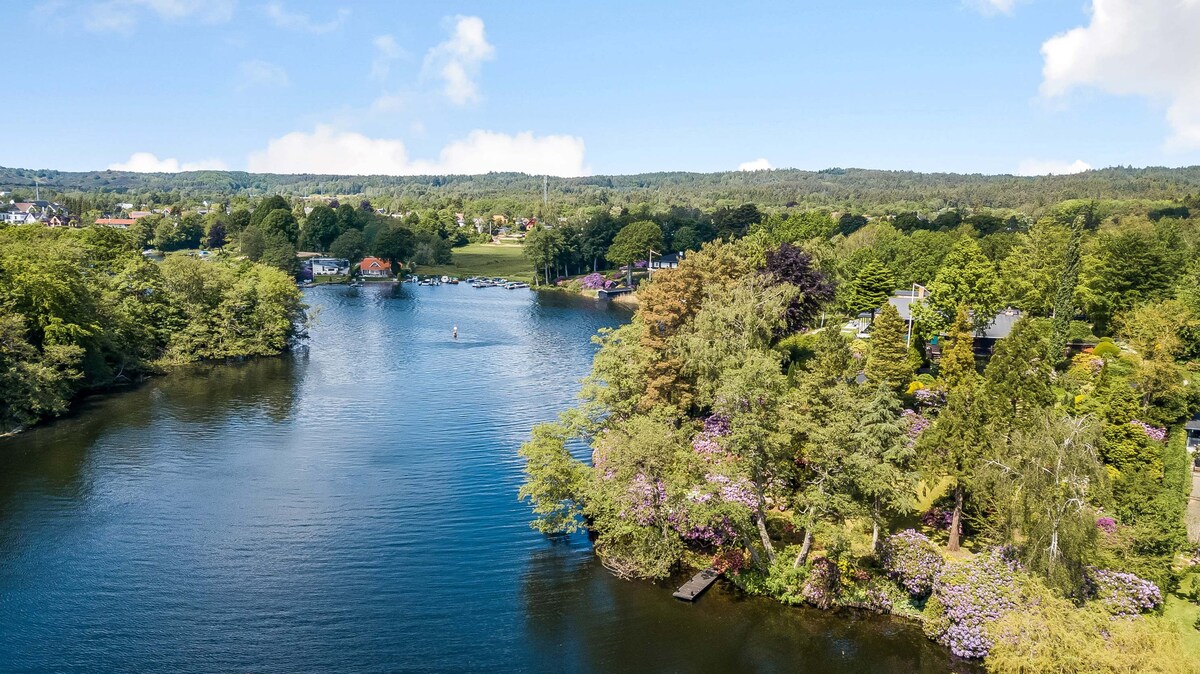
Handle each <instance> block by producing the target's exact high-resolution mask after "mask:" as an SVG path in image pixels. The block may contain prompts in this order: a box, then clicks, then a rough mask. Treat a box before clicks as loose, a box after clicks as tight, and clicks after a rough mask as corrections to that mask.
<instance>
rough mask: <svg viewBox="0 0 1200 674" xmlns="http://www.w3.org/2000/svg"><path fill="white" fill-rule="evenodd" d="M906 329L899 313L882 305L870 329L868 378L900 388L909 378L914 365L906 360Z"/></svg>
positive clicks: (892, 387)
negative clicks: (877, 317) (881, 309)
mask: <svg viewBox="0 0 1200 674" xmlns="http://www.w3.org/2000/svg"><path fill="white" fill-rule="evenodd" d="M905 333H906V328H905V324H904V320H903V319H901V318H900V312H899V311H897V310H896V307H894V306H892V305H891V304H885V305H884V307H883V311H881V312H880V313H879V319H878V320H876V321H875V326H874V328H873V329H872V330H871V350H870V352H869V353H868V354H867V368H866V375H867V381H869V382H871V383H872V384H874V385H877V386H887V387H888V388H890V389H891V390H893V391H902V390H904V387H905V386H907V385H908V382H910V381H912V375H913V366H912V363H911V362H910V361H909V360H908V345H907V344H906V343H905V339H906V334H905Z"/></svg>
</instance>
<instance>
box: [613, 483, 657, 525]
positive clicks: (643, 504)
mask: <svg viewBox="0 0 1200 674" xmlns="http://www.w3.org/2000/svg"><path fill="white" fill-rule="evenodd" d="M629 496H630V505H629V509H628V511H626V512H625V513H623V515H625V516H626V517H629V518H631V519H633V521H635V522H637V523H638V524H640V525H642V526H645V525H647V524H650V523H651V522H653V521H654V518H655V516H656V515H657V514H658V508H659V505H660V504H663V503H665V502H666V500H667V485H666V484H665V483H664V482H663V481H662V480H660V479H654V480H650V478H648V477H646V476H645V475H644V474H642V473H638V474H637V475H636V476H635V477H634V478H633V481H632V482H630V483H629Z"/></svg>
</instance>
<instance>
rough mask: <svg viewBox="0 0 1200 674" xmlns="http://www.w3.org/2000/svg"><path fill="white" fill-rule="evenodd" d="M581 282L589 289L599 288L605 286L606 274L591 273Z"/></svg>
mask: <svg viewBox="0 0 1200 674" xmlns="http://www.w3.org/2000/svg"><path fill="white" fill-rule="evenodd" d="M579 282H580V284H582V285H583V287H584V288H587V289H588V290H599V289H601V288H603V287H605V285H604V283H605V281H604V275H603V274H599V273H595V272H593V273H591V274H588V275H587V276H584V277H583V278H582V279H580V280H579Z"/></svg>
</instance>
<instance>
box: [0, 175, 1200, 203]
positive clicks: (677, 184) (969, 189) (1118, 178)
mask: <svg viewBox="0 0 1200 674" xmlns="http://www.w3.org/2000/svg"><path fill="white" fill-rule="evenodd" d="M35 184H39V185H41V186H42V187H43V188H45V189H49V190H53V191H55V192H57V193H60V194H65V195H70V194H73V193H94V194H111V195H125V196H133V197H136V198H150V197H153V198H154V199H156V200H157V203H175V202H178V201H181V200H187V199H204V198H229V197H232V196H255V195H257V196H262V195H264V194H281V195H284V196H296V197H298V196H306V195H311V194H322V195H365V196H366V197H368V198H370V199H372V201H373V202H375V203H377V205H389V204H390V203H392V202H394V203H395V204H397V205H399V204H408V205H410V206H411V207H424V208H441V207H452V206H455V205H457V206H458V207H460V208H461V206H462V204H463V203H464V202H485V204H486V207H487V208H490V209H492V210H496V211H497V212H500V211H504V210H512V209H515V210H516V211H524V212H525V213H526V214H528V212H529V211H530V210H532V209H533V208H535V207H536V206H537V205H538V204H540V203H541V197H542V177H541V176H531V175H525V174H521V173H489V174H486V175H474V176H466V175H449V176H337V175H307V174H305V175H279V174H254V173H246V172H243V171H190V172H183V173H132V172H127V171H90V172H67V171H54V170H30V169H16V168H0V189H6V188H7V189H11V188H32V187H34V186H35ZM1193 194H1200V167H1187V168H1161V167H1150V168H1140V169H1135V168H1108V169H1102V170H1097V171H1088V172H1085V173H1079V174H1073V175H1063V176H1040V177H1020V176H1011V175H980V174H953V173H916V172H911V171H880V170H870V169H826V170H823V171H801V170H796V169H781V170H774V171H730V172H724V173H687V172H669V173H646V174H638V175H627V176H588V177H582V178H551V179H550V201H551V205H552V206H553V209H552V211H554V212H557V213H558V214H560V215H567V214H568V213H569V212H570V211H571V210H573V209H574V208H577V207H582V206H598V205H622V204H624V205H628V204H637V203H648V204H651V205H669V204H677V205H686V206H694V207H701V208H713V207H716V206H720V205H736V204H742V203H754V204H757V205H758V206H759V207H760V208H765V209H778V208H786V207H794V206H800V207H810V208H811V207H824V208H830V209H834V210H849V211H856V212H860V211H876V210H887V209H891V210H894V211H897V212H898V211H901V210H916V211H937V210H940V209H943V208H947V207H955V208H995V209H1016V210H1021V211H1025V212H1029V213H1031V214H1034V215H1036V214H1037V212H1038V211H1039V210H1040V209H1044V208H1047V207H1050V206H1053V205H1054V204H1056V203H1058V202H1061V201H1064V200H1067V199H1100V200H1103V199H1138V200H1146V201H1158V200H1176V199H1182V198H1184V197H1186V196H1187V195H1193ZM154 195H158V196H154ZM381 199H382V201H381ZM122 200H124V199H122Z"/></svg>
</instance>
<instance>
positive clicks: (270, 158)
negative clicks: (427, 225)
mask: <svg viewBox="0 0 1200 674" xmlns="http://www.w3.org/2000/svg"><path fill="white" fill-rule="evenodd" d="M247 168H248V169H249V170H250V171H254V172H263V173H333V174H348V175H368V174H382V175H417V174H446V173H467V174H475V173H487V172H489V171H518V172H523V173H530V174H543V173H544V174H549V175H556V176H580V175H587V174H588V172H589V171H588V169H587V167H586V166H585V165H584V144H583V139H582V138H578V137H576V136H535V135H533V133H531V132H528V131H526V132H522V133H517V134H515V135H509V134H504V133H496V132H492V131H483V130H476V131H472V132H471V133H470V134H468V135H467V137H466V138H464V139H461V140H457V141H454V142H451V143H450V144H448V145H446V146H445V147H443V148H442V150H441V152H440V153H439V154H438V158H437V160H436V161H430V160H414V159H411V158H410V157H409V156H408V150H407V149H406V148H405V146H404V142H403V141H401V140H398V139H389V138H369V137H367V136H364V135H362V134H360V133H354V132H350V131H338V130H336V129H334V128H333V127H331V126H326V125H318V126H317V127H316V128H315V129H314V130H313V131H312V133H307V132H304V131H294V132H292V133H289V134H287V135H285V136H282V137H280V138H275V139H273V140H271V141H270V142H269V143H268V144H267V147H266V149H264V150H262V151H259V152H255V153H252V154H251V155H250V156H249V158H248V160H247Z"/></svg>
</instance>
